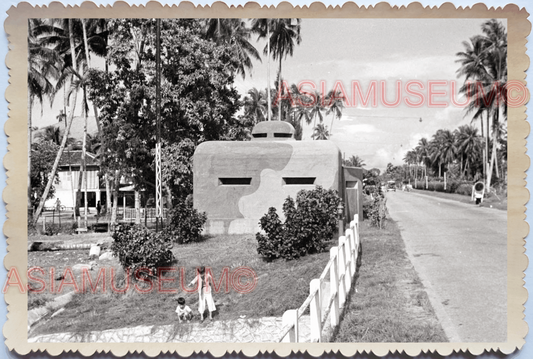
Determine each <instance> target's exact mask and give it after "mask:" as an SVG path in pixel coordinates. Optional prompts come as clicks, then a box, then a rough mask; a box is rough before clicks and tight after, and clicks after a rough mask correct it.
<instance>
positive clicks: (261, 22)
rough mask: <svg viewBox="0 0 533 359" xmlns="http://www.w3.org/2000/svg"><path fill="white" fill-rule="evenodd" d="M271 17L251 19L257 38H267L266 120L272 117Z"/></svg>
mask: <svg viewBox="0 0 533 359" xmlns="http://www.w3.org/2000/svg"><path fill="white" fill-rule="evenodd" d="M271 22H272V19H253V20H252V32H255V33H257V36H258V39H261V38H266V39H267V46H266V50H267V61H268V66H267V97H268V98H267V105H268V111H267V115H268V121H270V120H271V119H272V109H271V106H272V99H271V93H270V92H271V91H270V28H271V26H272V25H271Z"/></svg>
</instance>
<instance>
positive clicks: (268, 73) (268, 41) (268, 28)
mask: <svg viewBox="0 0 533 359" xmlns="http://www.w3.org/2000/svg"><path fill="white" fill-rule="evenodd" d="M267 51H268V54H267V59H268V66H267V95H268V120H269V121H272V99H271V98H270V19H267Z"/></svg>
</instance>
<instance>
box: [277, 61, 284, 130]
mask: <svg viewBox="0 0 533 359" xmlns="http://www.w3.org/2000/svg"><path fill="white" fill-rule="evenodd" d="M278 76H279V78H278V86H279V92H278V95H279V96H281V95H282V93H281V91H283V86H282V84H281V55H280V56H279V75H278ZM277 101H278V121H283V117H282V116H281V115H282V113H281V100H280V99H279V98H278V99H277Z"/></svg>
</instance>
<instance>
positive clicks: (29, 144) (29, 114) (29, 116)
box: [28, 86, 33, 216]
mask: <svg viewBox="0 0 533 359" xmlns="http://www.w3.org/2000/svg"><path fill="white" fill-rule="evenodd" d="M28 100H29V108H28V216H29V215H30V213H32V212H33V209H32V204H31V140H32V138H31V137H32V128H31V127H32V121H31V115H32V111H31V110H32V107H33V98H32V96H31V93H30V88H29V86H28Z"/></svg>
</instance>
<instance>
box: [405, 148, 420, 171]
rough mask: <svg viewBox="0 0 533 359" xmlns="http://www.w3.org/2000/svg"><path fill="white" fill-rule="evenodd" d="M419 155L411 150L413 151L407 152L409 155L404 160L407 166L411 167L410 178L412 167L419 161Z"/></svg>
mask: <svg viewBox="0 0 533 359" xmlns="http://www.w3.org/2000/svg"><path fill="white" fill-rule="evenodd" d="M417 157H418V156H417V153H416V151H415V150H411V151H407V153H406V154H405V156H404V158H403V160H404V162H405V163H406V164H407V166H409V177H411V165H413V164H416V163H417V161H418V159H417Z"/></svg>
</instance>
